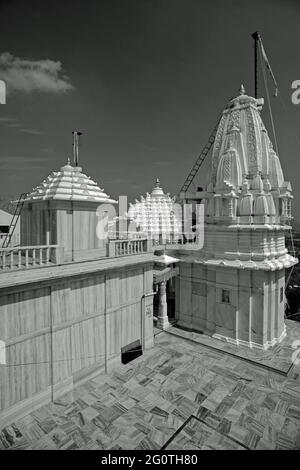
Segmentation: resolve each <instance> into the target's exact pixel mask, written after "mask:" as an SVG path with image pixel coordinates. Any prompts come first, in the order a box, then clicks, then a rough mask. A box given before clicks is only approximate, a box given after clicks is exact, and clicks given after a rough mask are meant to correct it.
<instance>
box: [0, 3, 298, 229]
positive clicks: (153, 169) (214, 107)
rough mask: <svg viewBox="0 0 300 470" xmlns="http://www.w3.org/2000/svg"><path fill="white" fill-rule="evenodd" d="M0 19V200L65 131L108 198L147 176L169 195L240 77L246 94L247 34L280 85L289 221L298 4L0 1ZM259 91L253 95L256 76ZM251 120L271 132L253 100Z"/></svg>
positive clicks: (278, 117) (23, 187)
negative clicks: (1, 88) (259, 43)
mask: <svg viewBox="0 0 300 470" xmlns="http://www.w3.org/2000/svg"><path fill="white" fill-rule="evenodd" d="M0 17H1V28H0V47H1V49H0V79H1V78H2V79H4V80H5V81H6V83H7V88H8V90H7V91H8V94H7V98H6V104H3V105H1V104H0V197H4V198H7V197H11V196H15V195H17V194H20V193H21V192H28V191H30V190H31V188H32V187H34V186H36V185H38V184H39V183H40V182H41V181H42V180H43V179H44V178H45V177H46V176H47V175H48V174H49V173H50V172H51V171H52V170H57V169H59V168H60V166H62V165H64V164H65V162H66V161H67V158H68V156H69V157H72V130H74V129H76V130H79V131H81V132H83V136H82V142H81V147H80V154H79V163H80V165H81V166H82V167H83V170H84V172H85V173H86V174H88V175H89V176H91V177H92V178H93V179H94V180H95V181H97V182H98V183H99V185H100V187H101V188H104V189H105V191H106V192H107V193H108V194H110V195H111V196H113V197H114V198H117V197H118V195H120V194H126V195H127V196H128V198H129V200H134V198H135V197H138V196H139V195H140V194H145V193H146V191H149V192H150V191H151V189H152V187H153V185H154V181H155V179H156V178H157V177H159V178H160V180H161V183H162V186H163V188H164V190H165V191H166V192H170V193H171V194H172V195H173V194H176V193H177V192H178V191H179V189H180V187H181V185H182V183H183V182H184V180H185V177H186V176H187V174H188V172H189V170H190V168H191V167H192V165H193V163H194V161H195V159H196V157H197V156H198V154H199V153H200V151H201V149H202V147H203V146H204V145H205V143H206V141H207V139H208V137H209V135H210V133H211V131H212V129H213V127H214V126H215V124H216V122H217V120H218V118H219V116H220V113H221V112H222V110H223V109H224V107H225V106H226V104H227V102H228V101H229V99H230V98H231V97H233V96H236V95H237V93H238V90H239V88H240V84H241V83H243V84H244V86H245V88H246V92H247V93H248V94H252V95H253V40H252V38H251V34H252V33H253V32H254V31H259V32H260V34H261V36H262V38H263V42H264V46H265V49H266V52H267V54H268V57H269V60H270V63H271V65H272V68H273V71H274V74H275V77H276V80H277V82H278V85H279V89H280V92H281V97H282V99H279V98H274V97H273V96H272V97H271V101H272V110H273V114H274V120H275V127H276V133H277V140H278V147H279V154H280V158H281V163H282V167H283V171H284V175H285V179H286V180H289V181H291V184H292V188H293V194H294V197H295V200H294V215H295V217H296V218H297V219H298V220H300V185H298V177H299V170H300V162H299V153H300V126H299V124H300V104H299V105H295V104H293V103H292V101H291V94H292V91H293V90H292V89H291V84H292V82H293V81H294V80H297V79H299V80H300V61H299V43H300V41H299V36H300V34H299V32H300V29H299V21H300V1H298V0H285V1H282V0H278V1H277V0H272V1H271V0H251V1H248V0H239V1H236V0H226V1H224V0H210V1H204V0H203V1H201V0H98V1H96V0H88V1H87V0H86V1H79V0H72V1H71V0H64V1H61V0H60V1H57V0H51V1H34V0H27V1H26V2H24V1H23V2H22V1H20V0H19V1H18V0H9V1H5V0H0ZM270 85H271V84H270ZM258 94H259V96H262V97H264V98H266V96H265V90H264V88H263V82H262V79H261V77H259V89H258ZM262 118H263V120H264V122H265V124H266V126H267V128H268V129H269V131H270V132H269V134H270V136H271V138H272V135H271V127H270V119H269V116H268V111H267V107H266V106H265V109H264V110H263V112H262ZM297 138H298V140H297ZM208 167H209V161H206V162H205V163H204V165H203V166H202V168H201V170H200V173H199V180H198V181H197V184H199V185H202V184H204V182H205V181H206V175H207V171H208Z"/></svg>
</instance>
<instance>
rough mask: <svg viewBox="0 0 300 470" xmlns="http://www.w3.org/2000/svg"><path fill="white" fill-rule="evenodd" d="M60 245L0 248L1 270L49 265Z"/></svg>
mask: <svg viewBox="0 0 300 470" xmlns="http://www.w3.org/2000/svg"><path fill="white" fill-rule="evenodd" d="M57 247H58V245H36V246H17V247H9V248H0V270H5V269H9V270H11V269H19V268H28V267H33V266H42V265H47V264H49V263H50V262H51V257H52V254H53V250H56V248H57Z"/></svg>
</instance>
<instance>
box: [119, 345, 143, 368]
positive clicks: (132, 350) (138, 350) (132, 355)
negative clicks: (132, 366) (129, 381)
mask: <svg viewBox="0 0 300 470" xmlns="http://www.w3.org/2000/svg"><path fill="white" fill-rule="evenodd" d="M142 354H143V350H142V345H141V342H140V340H137V341H134V342H133V343H130V344H127V345H126V346H124V347H123V348H121V362H122V364H128V362H130V361H133V360H134V359H136V358H137V357H139V356H141V355H142Z"/></svg>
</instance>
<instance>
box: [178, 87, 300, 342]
mask: <svg viewBox="0 0 300 470" xmlns="http://www.w3.org/2000/svg"><path fill="white" fill-rule="evenodd" d="M262 105H263V100H262V99H255V98H252V97H250V96H248V95H246V94H245V90H244V88H243V86H242V87H241V89H240V93H239V96H237V97H236V98H234V99H232V100H231V101H230V102H229V103H228V105H227V107H226V109H225V110H224V112H223V114H222V117H221V120H220V123H219V127H218V130H217V134H216V139H215V142H214V147H213V152H212V162H211V172H210V177H209V182H208V185H207V188H206V192H205V205H206V209H205V210H206V214H205V227H204V233H205V239H204V247H203V249H202V250H199V251H194V252H193V253H191V254H190V255H189V256H188V257H186V258H185V259H184V260H183V261H182V262H181V263H180V276H179V279H178V281H177V292H178V296H177V307H176V310H177V318H178V320H179V323H180V324H181V325H182V326H185V327H188V328H192V329H195V330H201V331H204V332H206V333H209V334H211V335H214V336H215V337H218V338H221V339H226V340H227V341H230V342H233V343H235V344H244V345H247V346H250V347H258V348H261V349H267V348H269V347H270V346H273V345H274V344H276V343H278V342H280V341H281V340H282V339H283V337H284V336H285V324H284V307H285V268H289V267H291V266H292V265H294V264H295V263H296V262H297V260H296V259H295V258H293V257H292V256H290V255H289V254H288V252H287V249H286V248H285V231H286V230H288V229H289V228H290V227H289V221H290V220H291V200H292V198H293V196H292V194H291V185H290V183H289V182H287V181H285V180H284V176H283V172H282V168H281V165H280V160H279V157H278V155H277V154H276V152H275V150H274V148H273V146H272V143H271V141H270V138H269V136H268V133H267V130H266V128H265V126H264V124H263V122H262V119H261V116H260V112H261V109H262Z"/></svg>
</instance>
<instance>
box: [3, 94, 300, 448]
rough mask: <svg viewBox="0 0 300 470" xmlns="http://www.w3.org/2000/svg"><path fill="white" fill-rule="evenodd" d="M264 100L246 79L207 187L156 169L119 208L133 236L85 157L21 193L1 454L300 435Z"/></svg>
mask: <svg viewBox="0 0 300 470" xmlns="http://www.w3.org/2000/svg"><path fill="white" fill-rule="evenodd" d="M262 105H263V100H261V99H255V98H252V97H250V96H248V95H246V93H245V90H244V88H243V87H241V89H240V92H239V95H238V96H237V97H236V98H234V99H232V100H231V101H230V102H229V103H228V105H227V107H226V109H225V110H224V111H223V114H222V116H221V119H220V122H219V125H218V129H217V133H216V137H215V141H214V146H213V149H212V157H211V165H210V167H211V168H210V173H209V178H208V183H207V186H206V188H205V190H204V191H202V190H200V189H201V188H198V189H197V191H196V192H195V194H194V193H185V194H181V195H179V203H178V204H177V202H176V199H175V198H174V197H171V196H170V195H169V194H165V193H164V190H163V189H162V187H161V185H160V182H159V180H158V179H157V180H156V183H155V185H154V188H153V189H152V192H151V193H147V194H146V196H141V197H140V200H136V201H135V203H134V204H131V206H130V208H129V210H128V213H127V214H125V216H124V214H123V215H122V216H121V217H123V219H121V218H120V217H119V218H117V219H118V223H120V221H121V222H122V223H120V226H121V227H123V228H124V226H125V229H129V231H128V230H123V228H122V229H120V226H119V228H118V230H114V232H113V233H111V232H110V228H114V227H115V225H116V224H115V222H116V208H117V201H116V200H115V199H114V198H111V197H110V196H109V195H108V194H106V193H105V191H104V190H103V189H101V188H100V187H99V186H98V184H97V183H96V182H94V181H93V180H92V179H91V178H90V177H88V176H86V175H85V174H84V172H83V170H82V168H81V167H79V166H77V163H78V159H76V160H74V163H75V164H74V166H72V165H71V164H70V162H69V161H68V162H67V164H65V165H63V166H62V167H61V168H60V169H59V170H58V171H53V172H51V174H50V175H49V176H48V177H47V178H46V179H45V180H44V181H43V182H42V183H41V184H39V185H38V186H37V187H36V188H34V189H33V190H32V191H31V192H30V193H28V194H27V195H26V197H25V198H24V200H23V201H22V206H21V210H20V217H19V219H20V220H19V222H20V245H19V246H14V245H13V244H11V245H10V246H7V247H1V248H0V449H3V448H39V449H41V448H55V447H56V446H57V447H59V448H72V449H73V448H91V449H92V448H95V449H96V448H97V449H104V448H107V449H128V448H129V449H160V448H163V449H167V448H169V449H170V450H171V449H176V448H178V445H179V448H180V446H181V445H182V446H183V447H184V448H193V449H194V448H196V447H195V445H196V444H195V445H194V442H193V443H192V444H191V443H190V442H189V439H190V438H191V439H193V440H194V441H197V446H199V447H201V446H203V448H207V447H205V444H204V441H205V440H206V439H208V437H207V436H208V434H209V433H210V432H211V431H212V432H213V436H212V441H214V440H215V441H216V446H217V448H222V446H224V447H226V448H247V449H248V448H256V447H257V448H275V447H274V446H277V445H278V446H279V447H280V446H281V447H280V448H291V447H292V446H294V445H296V444H295V442H296V441H297V440H298V441H297V442H298V443H299V432H298V431H297V428H296V426H298V428H299V408H297V406H298V405H295V404H297V401H296V387H297V386H298V388H299V372H300V367H299V365H298V363H297V362H296V361H295V356H294V355H293V354H294V353H295V351H294V350H293V347H294V346H293V345H294V343H292V341H294V339H295V338H296V337H297V336H296V335H297V334H298V333H299V331H300V326H299V325H300V324H299V323H297V322H294V321H291V320H287V321H285V319H284V309H285V270H286V269H287V268H290V267H292V266H293V265H294V264H296V263H297V262H298V260H297V259H296V258H295V257H293V256H291V255H290V254H289V253H288V251H287V249H286V247H285V232H286V231H287V230H289V229H290V225H289V224H290V221H291V201H292V198H293V196H292V194H291V185H290V183H289V182H287V181H285V180H284V176H283V172H282V168H281V165H280V161H279V157H278V154H277V153H276V151H275V149H274V148H273V146H272V144H271V141H270V138H269V136H268V133H267V131H266V128H265V126H264V124H263V122H262V119H261V116H260V111H261V109H262ZM203 201H204V202H203ZM199 202H201V204H199ZM186 203H188V204H189V205H190V211H186V210H185V209H186ZM199 206H201V211H200V210H198V209H199ZM203 207H205V213H204V212H203V211H202V209H203ZM182 208H183V209H184V210H183V211H182ZM187 212H189V213H190V215H191V220H190V225H191V226H189V224H187V225H188V227H187V232H185V225H186V224H185V219H184V218H185V214H186V213H187ZM202 213H203V218H202ZM199 214H200V215H201V217H200V218H197V217H198V215H199ZM123 222H126V224H123ZM130 226H132V227H133V226H134V227H135V228H136V230H135V231H130ZM183 232H184V233H183ZM296 343H297V341H296ZM274 346H275V347H274ZM266 350H268V351H266ZM139 356H141V357H139ZM137 358H138V359H137ZM135 359H136V360H135ZM129 362H130V364H128V363H129ZM297 383H298V385H297ZM274 397H275V398H274ZM298 401H299V400H298ZM261 410H262V411H261ZM273 412H274V416H272V414H271V413H273ZM254 417H255V419H254ZM274 423H275V424H274ZM283 423H285V424H284V425H283ZM185 426H189V429H190V431H191V430H192V431H191V432H190V431H189V430H187V431H185V429H184V428H185ZM284 426H285V428H284ZM277 427H279V429H280V431H278V432H277ZM275 428H276V432H273V430H274V429H275ZM197 429H198V430H197ZM283 430H284V431H283ZM297 432H298V434H297ZM276 433H277V434H276ZM291 436H292V437H291ZM177 439H178V440H177ZM258 443H259V444H258ZM169 445H170V447H167V446H169ZM209 445H211V444H209ZM218 446H219V447H218ZM208 448H210V447H208Z"/></svg>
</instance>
